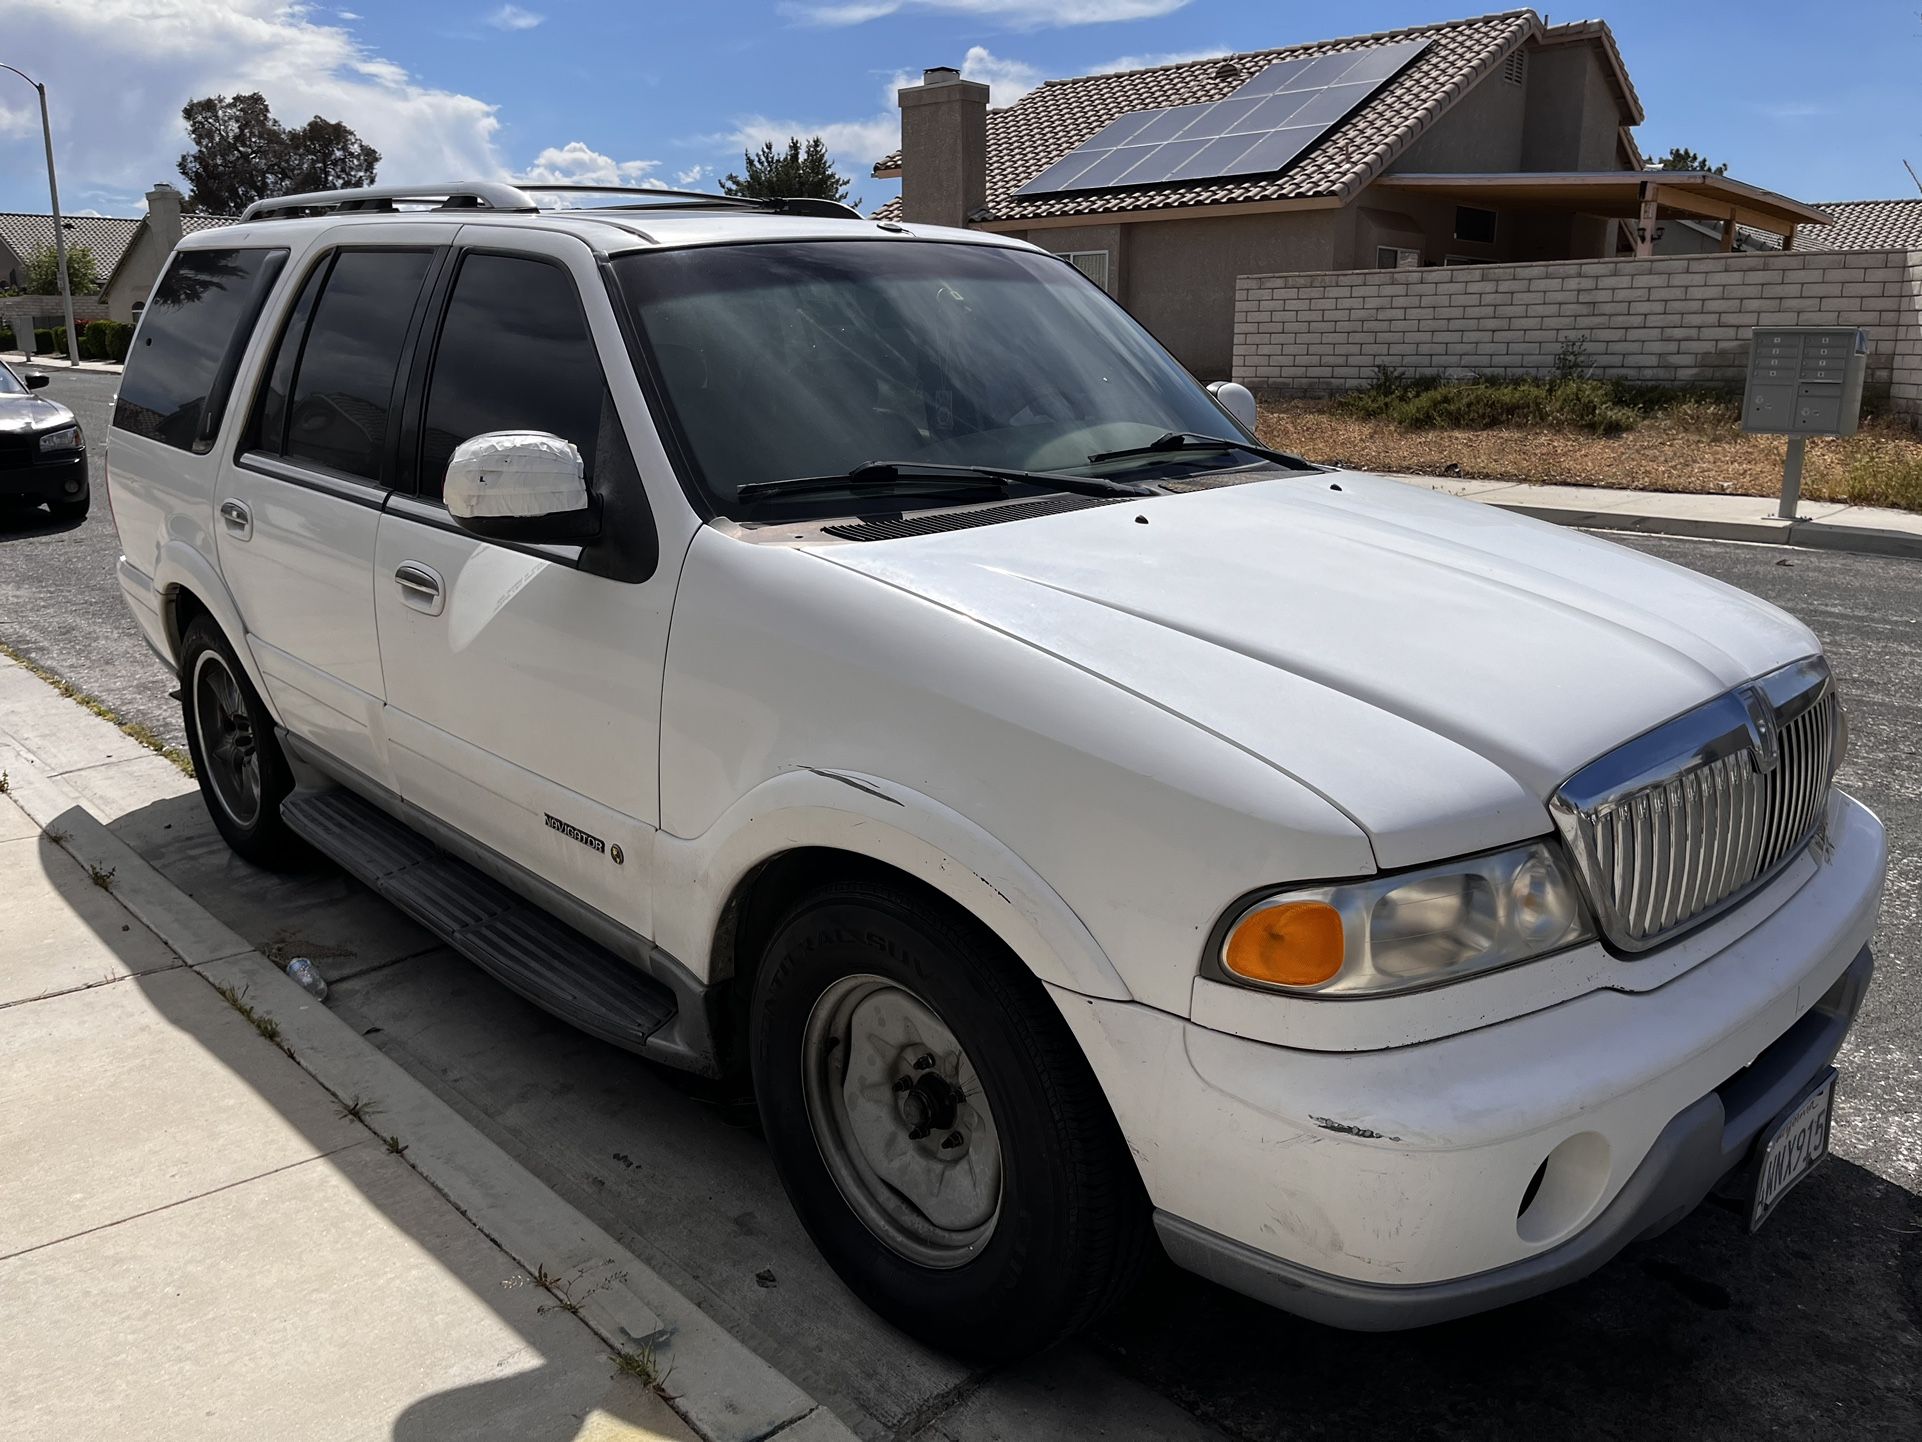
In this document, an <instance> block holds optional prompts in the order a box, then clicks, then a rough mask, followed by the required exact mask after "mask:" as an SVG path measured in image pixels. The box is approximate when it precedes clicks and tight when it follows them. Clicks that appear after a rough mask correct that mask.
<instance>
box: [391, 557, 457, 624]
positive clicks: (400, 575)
mask: <svg viewBox="0 0 1922 1442" xmlns="http://www.w3.org/2000/svg"><path fill="white" fill-rule="evenodd" d="M394 584H395V585H397V586H399V587H400V594H401V598H402V599H403V600H405V601H406V602H407V604H408V605H410V606H412V607H413V608H414V609H415V610H416V611H424V612H426V613H427V614H428V615H430V616H438V615H439V614H440V612H441V607H442V606H443V605H445V604H446V596H445V595H444V594H443V591H442V587H441V579H440V577H439V575H437V574H436V573H435V572H434V571H433V570H431V569H430V568H429V567H426V566H423V565H421V563H420V562H419V561H402V562H401V563H400V564H399V565H398V566H396V567H394Z"/></svg>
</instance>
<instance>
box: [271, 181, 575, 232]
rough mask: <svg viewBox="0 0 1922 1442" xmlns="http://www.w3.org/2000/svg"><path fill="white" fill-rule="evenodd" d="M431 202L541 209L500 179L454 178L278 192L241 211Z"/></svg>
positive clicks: (279, 214) (280, 215) (442, 206)
mask: <svg viewBox="0 0 1922 1442" xmlns="http://www.w3.org/2000/svg"><path fill="white" fill-rule="evenodd" d="M409 203H411V204H415V205H431V206H433V207H434V208H435V209H438V210H505V211H520V212H529V211H534V210H537V209H539V207H538V206H536V205H535V204H534V202H533V201H532V200H530V199H529V198H528V196H527V194H526V192H524V191H521V190H518V189H516V188H515V187H514V186H512V185H504V184H502V183H501V182H500V181H498V180H453V181H445V182H442V183H440V184H438V185H364V186H360V187H359V188H357V189H353V190H315V191H309V192H307V193H306V194H304V195H276V196H271V197H269V198H268V199H265V200H256V201H255V202H254V203H253V204H252V205H250V206H248V207H247V208H246V209H245V210H243V211H242V212H241V213H240V219H241V221H242V222H243V223H244V222H246V221H249V220H273V219H284V218H286V217H289V216H295V215H304V214H308V213H311V212H314V211H326V210H370V211H391V210H395V209H398V208H399V206H400V205H402V204H409Z"/></svg>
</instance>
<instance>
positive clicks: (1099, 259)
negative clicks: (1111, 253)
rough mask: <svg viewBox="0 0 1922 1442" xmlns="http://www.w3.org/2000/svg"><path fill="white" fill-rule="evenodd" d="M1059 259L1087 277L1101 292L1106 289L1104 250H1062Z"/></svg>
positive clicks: (1106, 262)
mask: <svg viewBox="0 0 1922 1442" xmlns="http://www.w3.org/2000/svg"><path fill="white" fill-rule="evenodd" d="M1061 258H1062V259H1063V260H1065V261H1067V262H1068V264H1069V265H1071V266H1073V267H1074V268H1075V269H1076V270H1078V271H1080V272H1081V273H1082V274H1083V275H1085V276H1087V277H1088V279H1089V280H1091V281H1093V282H1094V283H1095V284H1096V285H1098V286H1100V287H1101V288H1102V289H1103V290H1106V289H1107V288H1108V252H1107V251H1105V250H1064V251H1062V252H1061Z"/></svg>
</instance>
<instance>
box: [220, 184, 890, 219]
mask: <svg viewBox="0 0 1922 1442" xmlns="http://www.w3.org/2000/svg"><path fill="white" fill-rule="evenodd" d="M530 192H531V194H530ZM535 195H618V196H625V197H627V198H626V199H625V200H623V201H620V202H619V203H616V204H613V205H606V206H595V207H592V208H593V209H596V210H657V209H673V208H677V207H678V208H687V209H693V208H694V207H693V206H692V205H690V204H688V203H689V202H692V201H699V202H702V203H703V204H707V205H721V206H733V207H738V208H741V209H745V210H773V211H778V212H780V213H781V214H783V215H816V216H828V217H832V218H834V219H852V220H859V219H861V212H860V211H858V210H856V209H855V208H854V207H853V206H851V205H843V204H842V203H841V202H840V201H838V200H825V199H821V198H819V197H816V196H806V195H797V196H784V197H770V198H765V199H763V198H758V197H754V196H746V195H715V194H713V193H711V192H709V191H705V190H669V189H667V188H666V187H665V186H658V185H568V184H555V185H550V184H546V183H544V182H542V181H538V180H515V181H500V180H454V181H444V182H442V183H440V184H437V185H365V186H361V187H359V188H358V189H354V190H315V191H309V192H307V193H306V194H304V195H277V196H271V197H269V198H267V199H265V200H256V201H255V202H254V203H253V204H252V205H249V206H248V207H247V208H246V209H245V210H244V211H242V212H241V213H240V219H241V221H242V222H246V221H249V220H284V219H288V218H291V217H294V216H302V215H314V214H318V213H323V212H330V211H366V212H373V213H388V212H394V211H397V210H399V208H400V207H401V206H403V205H422V206H431V207H432V208H434V209H436V210H490V211H496V212H504V213H510V214H520V215H531V214H534V213H536V212H537V211H539V209H540V207H539V206H537V205H536V204H534V199H533V197H534V196H535Z"/></svg>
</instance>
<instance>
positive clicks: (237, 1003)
mask: <svg viewBox="0 0 1922 1442" xmlns="http://www.w3.org/2000/svg"><path fill="white" fill-rule="evenodd" d="M214 990H215V991H217V992H219V993H220V998H221V1000H222V1001H224V1002H226V1003H227V1005H228V1006H231V1007H232V1008H233V1009H234V1010H235V1011H237V1012H239V1013H240V1014H241V1015H242V1016H244V1017H245V1018H247V1020H248V1022H249V1023H251V1024H252V1026H253V1029H254V1030H255V1031H257V1032H259V1033H260V1034H261V1035H262V1036H263V1037H265V1038H266V1039H267V1040H268V1041H270V1042H272V1043H273V1044H274V1045H275V1046H277V1047H279V1048H280V1049H281V1050H282V1051H283V1052H285V1053H286V1054H287V1059H288V1060H289V1061H292V1060H293V1059H294V1049H293V1048H292V1047H290V1046H288V1045H287V1043H286V1042H284V1041H282V1040H281V1039H280V1023H279V1022H277V1021H275V1020H274V1019H273V1018H272V1017H271V1016H265V1015H262V1014H261V1013H260V1012H258V1011H255V1010H254V1005H253V1003H252V1002H250V1001H248V1000H247V988H246V987H244V986H235V985H233V984H232V983H231V982H225V981H217V982H215V983H214Z"/></svg>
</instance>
